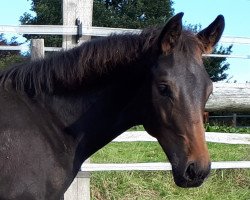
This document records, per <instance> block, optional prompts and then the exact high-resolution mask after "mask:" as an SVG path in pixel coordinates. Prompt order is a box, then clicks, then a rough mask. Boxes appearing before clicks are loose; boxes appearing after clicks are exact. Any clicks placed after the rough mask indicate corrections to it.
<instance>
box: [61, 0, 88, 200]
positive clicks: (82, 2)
mask: <svg viewBox="0 0 250 200" xmlns="http://www.w3.org/2000/svg"><path fill="white" fill-rule="evenodd" d="M92 14H93V0H63V25H65V26H74V25H76V23H77V22H78V26H79V27H78V34H79V35H78V36H72V35H65V36H63V43H62V47H63V49H70V48H73V47H74V46H76V45H77V44H78V43H80V42H83V41H86V40H90V39H91V37H90V36H82V32H81V31H82V30H81V25H83V26H87V27H91V26H92ZM85 162H90V161H89V159H88V160H87V161H85ZM64 199H65V200H90V173H85V174H84V176H83V175H82V174H81V175H80V176H79V175H78V176H77V177H76V178H75V179H74V181H73V182H72V184H71V186H70V187H69V188H68V190H67V191H66V192H65V194H64Z"/></svg>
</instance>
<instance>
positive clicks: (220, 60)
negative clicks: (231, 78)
mask: <svg viewBox="0 0 250 200" xmlns="http://www.w3.org/2000/svg"><path fill="white" fill-rule="evenodd" d="M232 47H233V46H232V45H230V46H229V47H223V46H220V47H219V48H215V49H214V50H213V52H212V53H213V54H221V55H229V54H231V52H232ZM226 60H227V59H226V58H225V57H206V58H204V61H203V62H204V66H205V68H206V70H207V72H208V74H209V76H210V78H211V79H212V81H213V82H217V81H222V80H225V79H227V77H228V74H226V73H225V71H226V70H228V69H229V66H230V64H229V63H227V62H226Z"/></svg>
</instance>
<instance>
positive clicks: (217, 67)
mask: <svg viewBox="0 0 250 200" xmlns="http://www.w3.org/2000/svg"><path fill="white" fill-rule="evenodd" d="M186 29H188V30H191V31H193V32H195V33H198V32H199V31H201V30H202V27H201V25H200V24H196V25H191V24H189V25H187V26H186ZM232 47H233V45H230V46H228V47H223V46H219V47H218V45H217V46H216V47H215V48H214V49H213V51H212V52H211V53H212V54H220V55H230V54H231V53H232ZM226 61H227V59H226V58H225V57H205V58H204V59H203V63H204V66H205V68H206V70H207V73H208V74H209V76H210V78H211V80H212V81H213V82H217V81H222V80H225V79H227V78H228V74H226V73H225V71H226V70H228V69H229V66H230V64H229V63H227V62H226Z"/></svg>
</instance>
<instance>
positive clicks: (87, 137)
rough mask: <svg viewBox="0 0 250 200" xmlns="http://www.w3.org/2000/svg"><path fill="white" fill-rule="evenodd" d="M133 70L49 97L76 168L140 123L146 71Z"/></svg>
mask: <svg viewBox="0 0 250 200" xmlns="http://www.w3.org/2000/svg"><path fill="white" fill-rule="evenodd" d="M134 67H137V68H136V70H134V71H133V70H132V71H129V72H127V74H123V77H119V78H114V79H112V80H110V81H107V82H105V83H104V85H103V84H102V85H95V86H93V88H90V89H88V90H87V89H84V90H83V91H81V92H79V93H77V94H75V95H72V94H70V95H67V94H66V95H65V96H58V95H57V96H54V97H50V98H48V102H49V105H50V109H51V110H52V112H53V113H55V114H56V115H57V116H58V118H59V120H60V121H62V124H64V126H65V128H64V130H65V133H64V134H67V135H70V137H71V138H72V140H73V141H75V148H76V149H75V151H76V154H75V155H76V158H75V160H76V164H75V165H76V167H75V168H76V169H77V168H78V167H79V166H80V165H81V163H82V162H83V161H84V160H85V159H86V158H88V157H89V156H90V155H92V154H93V153H95V152H96V151H97V150H99V149H100V148H102V147H103V146H105V145H106V144H107V143H109V142H110V141H112V139H114V138H115V137H117V136H118V135H119V134H121V133H122V132H124V131H125V130H127V129H128V128H130V127H131V126H133V125H136V124H141V122H142V116H143V114H142V111H143V109H142V108H143V107H145V106H143V104H144V103H143V99H145V98H144V97H145V90H144V88H145V87H146V82H147V81H148V71H147V70H145V69H144V70H143V68H139V67H138V66H134ZM139 69H140V70H139Z"/></svg>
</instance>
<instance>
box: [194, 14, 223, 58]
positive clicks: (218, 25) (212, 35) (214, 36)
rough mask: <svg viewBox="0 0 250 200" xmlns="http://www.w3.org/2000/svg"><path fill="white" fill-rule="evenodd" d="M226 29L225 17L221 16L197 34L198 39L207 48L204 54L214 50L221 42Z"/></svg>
mask: <svg viewBox="0 0 250 200" xmlns="http://www.w3.org/2000/svg"><path fill="white" fill-rule="evenodd" d="M224 27H225V20H224V17H223V15H219V16H218V17H217V18H216V19H215V20H214V21H213V22H212V23H211V24H210V25H209V26H208V27H207V28H205V29H203V30H202V31H200V32H199V33H198V34H197V37H198V38H199V39H200V40H201V41H202V43H203V45H204V47H205V52H204V53H209V52H211V51H212V48H213V47H214V46H215V45H216V43H217V42H218V41H219V40H220V38H221V35H222V33H223V30H224Z"/></svg>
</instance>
